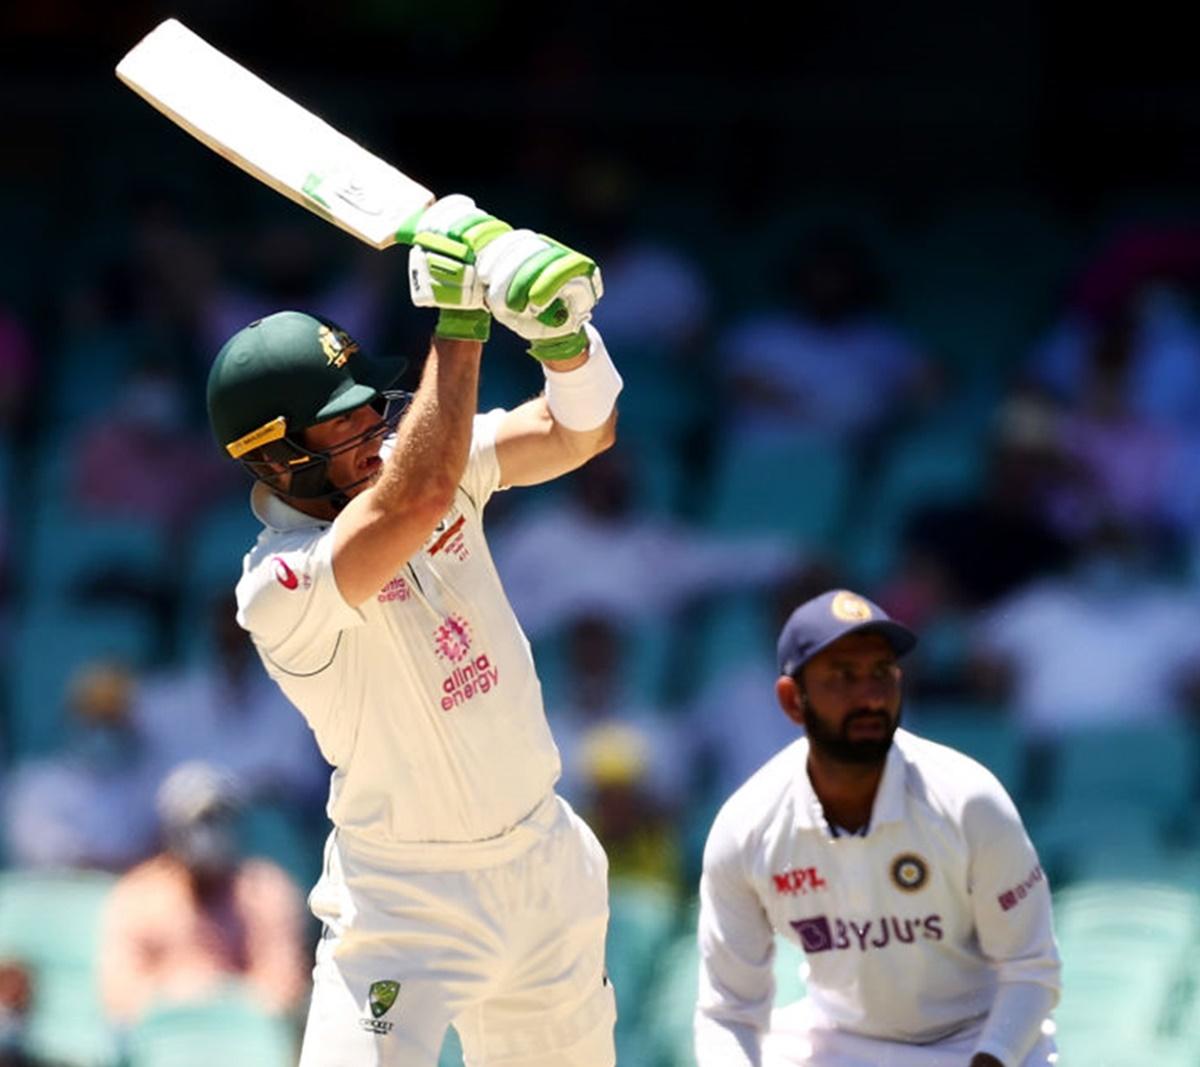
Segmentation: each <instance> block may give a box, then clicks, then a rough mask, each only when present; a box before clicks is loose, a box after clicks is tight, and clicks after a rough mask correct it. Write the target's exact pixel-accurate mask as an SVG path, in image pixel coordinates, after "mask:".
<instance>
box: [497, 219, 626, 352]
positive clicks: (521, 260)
mask: <svg viewBox="0 0 1200 1067" xmlns="http://www.w3.org/2000/svg"><path fill="white" fill-rule="evenodd" d="M477 266H478V272H479V276H480V278H482V280H483V283H484V285H485V286H486V287H487V306H488V307H489V308H490V309H491V312H492V315H493V316H494V317H495V319H496V321H497V322H501V323H503V324H504V325H505V326H507V327H508V328H509V329H510V330H512V331H513V332H514V333H516V334H517V335H518V336H519V337H523V338H524V339H525V340H527V341H531V342H532V345H531V346H530V349H529V354H530V355H532V356H534V357H535V358H536V359H540V360H543V361H548V362H553V361H556V360H562V359H570V358H572V357H573V356H577V355H579V353H580V352H582V351H583V350H584V349H585V348H586V347H587V344H588V339H587V335H586V334H585V333H584V331H583V324H584V323H585V322H587V321H588V320H589V319H590V318H591V317H592V308H594V307H595V306H596V301H597V300H599V299H600V297H601V296H602V295H603V294H604V283H603V281H602V280H601V277H600V268H599V267H598V266H597V265H596V262H595V260H593V259H589V258H588V257H587V256H585V255H582V254H581V253H579V252H575V251H573V250H572V249H570V248H567V247H566V246H565V245H562V244H559V243H558V242H557V241H555V240H553V239H551V238H549V237H543V236H541V235H539V234H536V233H534V232H533V231H532V230H513V231H511V232H510V233H505V234H502V235H500V236H499V237H497V238H496V239H495V240H493V241H492V242H491V243H490V244H488V245H487V246H486V247H485V248H484V249H483V250H482V251H481V252H480V253H479V258H478V261H477Z"/></svg>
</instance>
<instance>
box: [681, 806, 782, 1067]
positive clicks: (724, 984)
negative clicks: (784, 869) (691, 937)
mask: <svg viewBox="0 0 1200 1067" xmlns="http://www.w3.org/2000/svg"><path fill="white" fill-rule="evenodd" d="M698 939H699V947H700V989H699V997H698V999H697V1002H696V1015H695V1033H694V1036H695V1051H696V1063H697V1065H698V1067H759V1065H760V1063H761V1061H762V1037H763V1034H764V1033H765V1032H766V1030H767V1027H768V1025H769V1024H770V1015H771V1007H772V1004H773V1003H774V999H775V975H774V968H773V960H774V957H775V935H774V931H773V930H772V929H771V924H770V921H769V920H768V918H767V915H766V912H765V911H764V910H763V907H762V903H761V901H760V900H759V899H758V896H757V894H756V893H755V892H754V889H753V886H752V885H751V884H750V882H749V881H748V879H747V878H746V876H745V872H744V864H743V857H742V855H741V852H740V849H739V847H738V842H737V840H736V837H735V835H734V834H732V833H731V832H730V828H729V827H728V826H726V825H725V822H724V820H723V819H722V818H721V816H718V817H717V820H716V822H715V823H714V825H713V829H712V831H711V833H710V834H709V838H708V844H707V845H706V847H705V850H704V870H703V874H702V875H701V878H700V920H699V930H698Z"/></svg>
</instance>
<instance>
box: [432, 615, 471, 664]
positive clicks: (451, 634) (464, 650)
mask: <svg viewBox="0 0 1200 1067" xmlns="http://www.w3.org/2000/svg"><path fill="white" fill-rule="evenodd" d="M433 643H434V645H435V646H436V647H437V653H438V655H439V656H441V657H442V659H448V660H449V661H450V662H451V663H457V662H458V661H459V660H461V659H465V658H466V656H467V654H468V653H469V652H470V651H471V627H470V625H469V624H468V622H467V620H466V619H464V618H463V617H462V616H461V615H447V616H446V617H445V618H444V619H443V620H442V623H441V625H440V626H439V627H438V628H437V629H436V630H434V632H433Z"/></svg>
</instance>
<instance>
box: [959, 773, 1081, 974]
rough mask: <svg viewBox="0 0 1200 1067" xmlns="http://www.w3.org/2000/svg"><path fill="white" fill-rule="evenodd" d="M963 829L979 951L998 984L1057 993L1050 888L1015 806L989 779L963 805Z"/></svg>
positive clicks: (998, 784) (993, 780)
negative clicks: (1038, 987)
mask: <svg viewBox="0 0 1200 1067" xmlns="http://www.w3.org/2000/svg"><path fill="white" fill-rule="evenodd" d="M963 829H964V832H965V833H966V836H967V845H968V848H969V851H970V872H969V880H970V892H971V901H972V909H973V911H974V916H975V927H976V930H977V931H978V934H979V946H980V949H981V950H982V952H983V954H984V955H985V956H987V957H988V958H989V959H990V960H992V961H993V963H994V964H995V965H996V969H997V977H998V978H999V980H1000V981H1001V982H1035V983H1038V984H1040V985H1044V986H1047V987H1048V988H1050V989H1053V990H1056V991H1057V990H1058V989H1059V988H1060V971H1061V963H1060V960H1059V955H1058V946H1057V945H1056V943H1055V940H1054V929H1053V924H1052V921H1051V913H1050V887H1049V885H1048V884H1047V882H1046V876H1045V874H1044V873H1043V871H1042V868H1041V864H1040V863H1039V862H1038V856H1037V852H1036V851H1035V850H1034V847H1033V843H1032V842H1031V841H1030V840H1029V836H1028V835H1027V834H1026V833H1025V827H1024V826H1023V825H1022V824H1021V817H1020V815H1019V814H1018V813H1017V809H1016V805H1014V804H1013V802H1012V800H1011V799H1010V798H1009V796H1008V794H1007V793H1006V792H1005V791H1004V787H1003V786H1001V785H1000V783H999V782H998V781H996V780H995V779H994V778H992V777H991V776H990V775H989V776H988V782H987V785H986V787H985V788H984V789H981V790H980V791H979V792H978V793H977V794H976V795H975V796H973V797H971V799H970V800H968V801H967V803H966V806H965V808H964V810H963Z"/></svg>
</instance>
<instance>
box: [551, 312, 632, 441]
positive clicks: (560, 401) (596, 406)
mask: <svg viewBox="0 0 1200 1067" xmlns="http://www.w3.org/2000/svg"><path fill="white" fill-rule="evenodd" d="M583 328H584V329H585V330H586V331H587V336H588V345H589V348H588V351H589V355H588V359H587V362H586V363H584V364H583V366H582V367H576V368H575V369H574V370H568V371H558V370H551V369H550V367H551V364H544V365H543V367H544V369H545V372H546V404H547V405H548V406H549V408H550V414H551V415H553V416H554V421H555V422H557V423H558V424H559V425H560V426H563V427H565V428H566V429H568V430H576V431H584V430H595V429H597V428H598V427H600V426H602V425H604V423H605V421H606V420H607V419H608V417H609V415H611V414H612V410H613V405H614V404H616V401H617V395H618V394H619V393H620V392H621V387H622V386H623V385H624V382H622V381H621V375H620V374H619V373H618V372H617V368H616V367H615V366H613V361H612V360H611V359H610V358H609V355H608V349H607V348H605V347H604V341H603V339H602V338H601V337H600V334H599V332H598V331H597V330H596V328H595V327H594V326H593V325H592V324H591V323H590V322H589V323H586V324H585V325H584V327H583Z"/></svg>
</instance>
